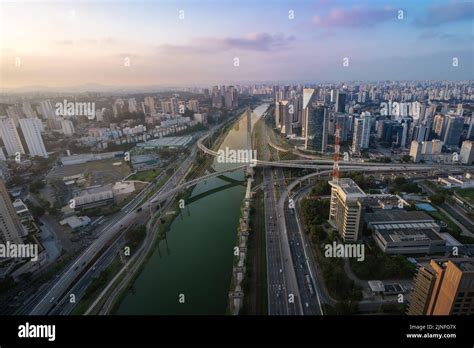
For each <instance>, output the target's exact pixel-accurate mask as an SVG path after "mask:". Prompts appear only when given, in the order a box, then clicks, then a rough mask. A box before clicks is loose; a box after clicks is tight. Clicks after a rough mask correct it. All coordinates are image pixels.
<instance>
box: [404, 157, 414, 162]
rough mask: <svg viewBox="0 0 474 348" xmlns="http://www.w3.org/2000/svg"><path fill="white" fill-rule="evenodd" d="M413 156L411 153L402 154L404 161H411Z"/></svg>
mask: <svg viewBox="0 0 474 348" xmlns="http://www.w3.org/2000/svg"><path fill="white" fill-rule="evenodd" d="M411 161H412V157H411V156H410V155H403V156H402V162H411Z"/></svg>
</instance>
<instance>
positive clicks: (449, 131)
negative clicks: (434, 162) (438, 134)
mask: <svg viewBox="0 0 474 348" xmlns="http://www.w3.org/2000/svg"><path fill="white" fill-rule="evenodd" d="M463 125H464V120H463V119H462V118H461V117H457V116H456V115H453V114H448V116H447V118H446V125H445V127H444V128H445V132H444V138H443V141H444V145H445V146H459V140H460V139H461V133H462V128H463Z"/></svg>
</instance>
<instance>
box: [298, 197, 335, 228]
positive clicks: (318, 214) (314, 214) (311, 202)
mask: <svg viewBox="0 0 474 348" xmlns="http://www.w3.org/2000/svg"><path fill="white" fill-rule="evenodd" d="M329 205H330V202H329V200H327V199H319V198H318V199H307V198H305V199H303V200H302V202H301V214H302V216H303V220H304V221H305V222H306V224H307V225H308V226H309V227H310V228H311V227H313V226H314V227H316V226H317V225H320V224H322V223H324V222H325V221H326V220H327V219H328V217H329Z"/></svg>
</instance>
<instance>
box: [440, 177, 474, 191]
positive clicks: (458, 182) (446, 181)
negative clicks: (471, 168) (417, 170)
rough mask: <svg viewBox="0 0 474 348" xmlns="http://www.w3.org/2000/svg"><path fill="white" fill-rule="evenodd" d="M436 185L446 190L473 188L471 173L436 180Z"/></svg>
mask: <svg viewBox="0 0 474 348" xmlns="http://www.w3.org/2000/svg"><path fill="white" fill-rule="evenodd" d="M438 183H440V184H441V185H443V186H446V187H447V188H454V187H456V188H461V189H465V188H471V187H474V178H473V177H472V174H471V173H466V174H464V175H449V176H448V177H447V178H442V177H439V178H438Z"/></svg>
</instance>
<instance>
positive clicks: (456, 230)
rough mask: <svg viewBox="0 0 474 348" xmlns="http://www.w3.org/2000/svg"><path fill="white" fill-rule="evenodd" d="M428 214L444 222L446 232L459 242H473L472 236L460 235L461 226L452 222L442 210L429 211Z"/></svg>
mask: <svg viewBox="0 0 474 348" xmlns="http://www.w3.org/2000/svg"><path fill="white" fill-rule="evenodd" d="M428 214H430V215H431V216H432V217H433V219H435V220H437V221H442V222H444V223H445V224H446V225H447V230H448V233H449V234H450V235H452V236H453V237H454V238H456V239H457V240H458V241H459V242H461V243H466V244H474V238H472V237H468V236H463V235H461V233H462V231H461V228H460V227H459V226H458V225H456V224H455V223H454V222H453V220H451V219H450V218H449V217H448V216H447V215H446V214H444V213H443V212H442V211H440V210H438V211H433V212H429V213H428Z"/></svg>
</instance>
